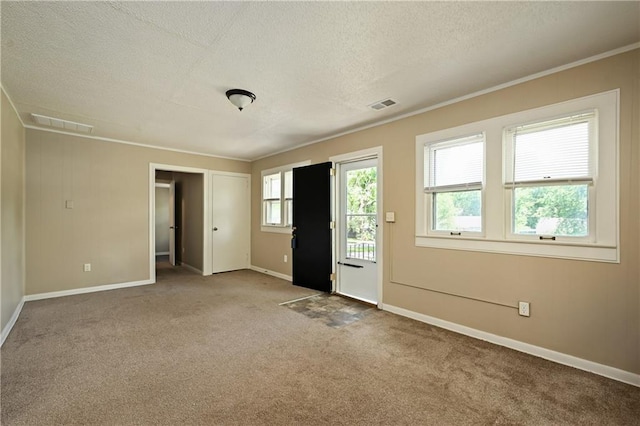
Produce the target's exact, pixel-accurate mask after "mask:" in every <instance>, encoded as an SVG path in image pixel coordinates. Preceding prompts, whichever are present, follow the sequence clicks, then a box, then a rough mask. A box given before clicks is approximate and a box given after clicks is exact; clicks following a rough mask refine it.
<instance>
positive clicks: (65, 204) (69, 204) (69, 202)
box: [64, 200, 73, 209]
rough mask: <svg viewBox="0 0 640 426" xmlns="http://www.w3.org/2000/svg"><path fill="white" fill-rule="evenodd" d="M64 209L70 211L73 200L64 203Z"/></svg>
mask: <svg viewBox="0 0 640 426" xmlns="http://www.w3.org/2000/svg"><path fill="white" fill-rule="evenodd" d="M64 207H65V208H66V209H72V208H73V200H67V201H65V202H64Z"/></svg>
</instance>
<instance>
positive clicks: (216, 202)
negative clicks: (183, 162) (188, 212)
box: [211, 173, 251, 273]
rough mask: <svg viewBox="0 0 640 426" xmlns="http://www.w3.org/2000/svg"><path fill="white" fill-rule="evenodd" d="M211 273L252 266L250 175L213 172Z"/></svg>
mask: <svg viewBox="0 0 640 426" xmlns="http://www.w3.org/2000/svg"><path fill="white" fill-rule="evenodd" d="M211 200H212V201H211V202H212V209H211V227H212V228H211V232H212V267H213V269H212V272H213V273H217V272H225V271H233V270H236V269H246V268H248V267H249V250H250V244H251V216H250V215H251V199H250V194H249V176H246V175H229V174H217V173H213V174H212V175H211Z"/></svg>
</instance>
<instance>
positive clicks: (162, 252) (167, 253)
mask: <svg viewBox="0 0 640 426" xmlns="http://www.w3.org/2000/svg"><path fill="white" fill-rule="evenodd" d="M169 254H171V253H169V252H168V251H157V252H156V256H169Z"/></svg>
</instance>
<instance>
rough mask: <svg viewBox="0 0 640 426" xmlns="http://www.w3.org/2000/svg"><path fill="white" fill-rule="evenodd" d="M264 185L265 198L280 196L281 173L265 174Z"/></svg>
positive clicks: (263, 195)
mask: <svg viewBox="0 0 640 426" xmlns="http://www.w3.org/2000/svg"><path fill="white" fill-rule="evenodd" d="M263 185H264V187H263V191H262V198H263V199H267V198H280V173H275V174H272V175H267V176H265V177H264V179H263Z"/></svg>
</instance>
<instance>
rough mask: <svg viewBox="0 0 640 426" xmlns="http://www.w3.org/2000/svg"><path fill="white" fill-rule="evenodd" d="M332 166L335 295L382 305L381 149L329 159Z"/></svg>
mask: <svg viewBox="0 0 640 426" xmlns="http://www.w3.org/2000/svg"><path fill="white" fill-rule="evenodd" d="M332 160H333V161H335V163H336V182H335V184H336V190H335V191H334V194H335V201H334V217H335V219H336V234H335V239H334V250H335V271H336V293H338V294H340V295H343V296H347V297H350V298H353V299H357V300H360V301H363V302H367V303H370V304H374V305H378V306H380V305H381V304H382V244H381V243H382V221H381V217H382V214H381V212H382V167H381V165H382V148H381V147H379V148H374V149H370V150H364V151H358V152H355V153H351V154H345V155H341V156H339V157H332Z"/></svg>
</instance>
